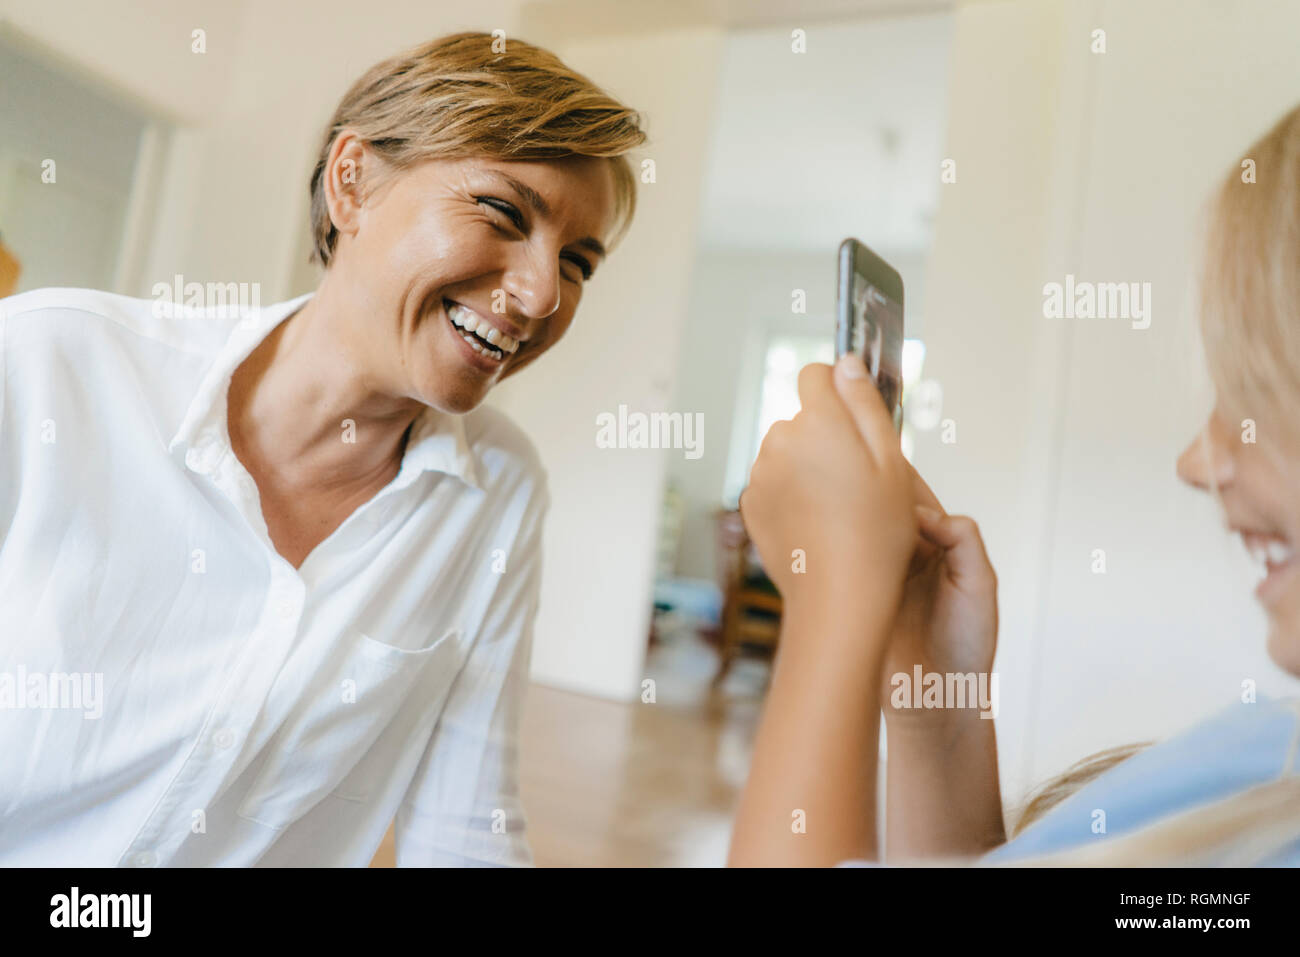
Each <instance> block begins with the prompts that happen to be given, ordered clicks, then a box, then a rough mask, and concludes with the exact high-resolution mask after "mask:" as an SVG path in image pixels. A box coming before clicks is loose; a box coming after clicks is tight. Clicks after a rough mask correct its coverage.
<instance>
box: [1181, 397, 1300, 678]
mask: <svg viewBox="0 0 1300 957" xmlns="http://www.w3.org/2000/svg"><path fill="white" fill-rule="evenodd" d="M1178 476H1179V478H1181V479H1182V480H1183V481H1184V482H1187V483H1189V484H1191V485H1194V486H1196V487H1197V488H1199V489H1202V490H1203V491H1211V490H1212V489H1213V488H1214V487H1215V486H1216V485H1217V486H1218V491H1219V495H1220V497H1221V500H1222V503H1223V508H1224V511H1225V513H1226V518H1227V522H1228V526H1229V527H1230V528H1231V530H1232V531H1233V532H1235V533H1237V534H1238V535H1240V536H1241V537H1242V540H1243V541H1244V543H1245V545H1246V548H1247V549H1248V550H1249V551H1250V553H1251V554H1252V555H1253V556H1254V557H1255V559H1256V560H1257V561H1258V562H1259V563H1260V568H1261V573H1262V574H1263V575H1264V578H1263V580H1262V581H1261V582H1260V584H1259V587H1258V588H1257V589H1256V592H1255V594H1256V596H1257V597H1258V598H1259V601H1260V603H1261V604H1262V605H1263V606H1264V609H1265V611H1266V612H1267V613H1268V619H1269V637H1268V652H1269V656H1270V657H1271V658H1272V659H1273V660H1274V661H1275V662H1277V664H1278V665H1280V666H1281V667H1283V668H1285V669H1286V670H1287V671H1289V672H1291V673H1292V674H1296V675H1300V562H1298V561H1297V560H1296V555H1295V547H1296V543H1297V542H1300V458H1297V456H1296V454H1295V453H1294V452H1290V453H1287V452H1284V451H1283V446H1281V445H1280V444H1279V443H1278V442H1277V441H1276V439H1274V440H1273V441H1271V442H1270V436H1269V430H1268V429H1267V428H1266V427H1265V426H1264V425H1263V423H1260V426H1259V428H1258V429H1257V430H1256V429H1255V428H1254V427H1253V425H1252V423H1250V422H1249V421H1248V422H1246V423H1245V424H1243V423H1234V422H1231V421H1228V420H1227V419H1226V418H1225V416H1224V415H1223V413H1222V412H1221V411H1220V410H1219V409H1217V408H1216V409H1215V411H1214V413H1213V414H1211V416H1210V418H1209V421H1208V422H1206V424H1205V427H1204V429H1203V430H1202V431H1201V433H1200V435H1198V436H1197V437H1196V438H1194V439H1193V440H1192V442H1191V444H1190V445H1188V446H1187V448H1186V449H1185V450H1184V451H1183V454H1182V455H1181V456H1179V458H1178Z"/></svg>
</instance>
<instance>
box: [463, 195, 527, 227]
mask: <svg viewBox="0 0 1300 957" xmlns="http://www.w3.org/2000/svg"><path fill="white" fill-rule="evenodd" d="M474 199H475V200H476V201H477V202H480V203H483V204H485V205H487V206H489V207H491V208H492V209H495V210H496V211H497V212H499V213H501V214H502V215H504V216H505V217H506V218H507V219H509V220H510V222H512V223H514V225H515V228H516V229H523V228H524V217H523V214H522V213H520V212H519V210H517V209H515V207H513V206H511V205H510V204H509V203H507V202H506V201H505V200H504V199H496V198H494V197H492V196H475V197H474Z"/></svg>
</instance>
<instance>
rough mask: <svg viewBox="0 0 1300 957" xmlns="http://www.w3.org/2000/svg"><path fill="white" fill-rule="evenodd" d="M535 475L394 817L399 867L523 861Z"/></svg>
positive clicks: (537, 532)
mask: <svg viewBox="0 0 1300 957" xmlns="http://www.w3.org/2000/svg"><path fill="white" fill-rule="evenodd" d="M549 506H550V496H549V493H548V491H547V488H546V483H545V477H544V476H543V477H542V478H541V480H540V482H539V484H538V486H537V487H536V490H535V492H534V493H533V495H532V496H531V499H530V501H529V503H528V506H527V509H526V512H525V515H524V518H523V521H522V522H521V523H520V525H519V530H518V533H517V535H516V537H515V542H514V544H513V545H512V546H511V547H510V548H509V550H508V553H507V555H506V570H505V571H504V572H502V573H501V575H500V581H499V582H498V583H497V585H496V587H495V588H494V589H493V591H492V598H491V601H490V602H489V605H488V608H489V611H488V613H487V615H486V616H485V618H484V622H483V626H482V630H481V632H480V634H479V636H478V640H477V641H476V642H475V645H474V648H473V649H472V651H471V652H470V655H469V659H468V660H467V661H466V663H465V667H464V668H463V669H462V670H461V673H460V675H458V676H457V678H456V683H455V684H454V685H453V686H452V689H451V692H450V695H449V697H448V701H447V705H446V707H445V708H444V710H443V713H442V715H441V717H440V718H439V721H438V725H437V727H436V728H435V729H434V732H433V735H432V738H431V739H430V742H429V745H428V747H427V748H426V749H425V753H424V756H423V757H422V758H421V761H420V764H419V767H418V768H417V770H416V773H415V778H414V780H413V782H412V784H411V786H410V788H409V790H408V791H407V794H406V797H405V798H404V799H403V801H402V804H401V806H400V807H399V808H398V812H397V818H396V823H395V838H396V852H397V853H396V858H397V866H398V867H458V866H459V867H464V866H468V867H483V866H514V867H526V866H530V865H532V863H533V861H532V853H531V851H530V850H529V847H528V842H527V839H526V823H525V820H524V812H523V807H522V804H521V802H520V798H519V780H518V758H519V748H518V736H519V718H520V711H521V708H522V705H523V698H524V693H525V691H526V690H527V687H528V666H529V659H530V657H531V654H532V638H533V622H534V618H535V616H536V613H537V605H538V601H539V599H540V593H541V578H542V555H541V545H542V541H541V539H542V527H543V524H544V522H545V517H546V513H547V511H548V509H549Z"/></svg>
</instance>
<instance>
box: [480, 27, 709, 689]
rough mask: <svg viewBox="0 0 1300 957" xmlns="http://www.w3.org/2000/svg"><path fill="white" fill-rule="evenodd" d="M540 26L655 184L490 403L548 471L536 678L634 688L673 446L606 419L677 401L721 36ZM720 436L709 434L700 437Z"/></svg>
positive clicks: (701, 31) (644, 188) (573, 685)
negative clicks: (650, 441) (609, 425)
mask: <svg viewBox="0 0 1300 957" xmlns="http://www.w3.org/2000/svg"><path fill="white" fill-rule="evenodd" d="M542 26H543V25H541V24H538V25H536V28H535V29H532V30H528V32H527V33H526V34H525V35H526V36H528V37H529V38H530V39H531V38H532V37H533V36H538V39H537V40H535V41H534V42H544V43H547V44H548V45H549V46H551V48H552V49H554V50H555V52H556V53H557V54H558V55H559V56H560V57H562V58H563V59H564V60H565V61H566V62H568V63H570V64H571V65H572V66H573V67H574V68H575V69H577V70H579V71H580V72H584V73H586V74H588V75H589V76H591V77H593V78H598V82H600V83H601V85H602V86H604V87H605V88H606V89H607V90H609V92H610V93H611V94H613V95H614V96H616V97H618V98H619V99H621V100H623V101H624V102H626V103H628V104H629V105H631V106H633V107H634V108H635V109H637V110H639V111H641V112H642V113H643V114H644V116H645V117H646V120H647V125H648V127H649V132H650V137H651V140H650V142H649V143H648V144H647V146H646V147H645V148H644V149H643V150H642V151H640V153H638V154H637V156H636V159H637V161H638V163H639V161H640V160H641V159H642V158H651V159H653V160H654V161H655V164H656V175H657V181H656V182H655V183H652V184H642V185H641V186H640V193H639V197H638V210H637V215H636V222H635V225H634V226H633V228H632V229H631V231H630V232H629V233H628V234H627V237H626V239H625V240H624V242H623V244H622V246H620V247H619V248H618V249H617V250H616V251H615V252H614V253H613V255H612V256H611V257H610V259H609V260H608V261H607V262H606V263H605V264H604V265H603V266H602V267H601V270H600V272H599V273H598V274H597V277H596V279H595V280H594V281H593V282H592V284H591V285H590V286H588V288H587V290H586V292H585V293H584V295H583V301H582V304H581V306H580V307H579V310H578V316H577V319H576V320H575V322H574V324H573V326H572V327H571V328H570V330H569V331H568V333H567V334H566V335H565V338H564V340H563V341H562V342H561V343H560V344H559V345H558V346H556V347H555V348H554V349H553V350H552V351H551V353H549V354H548V355H547V358H546V362H545V363H544V364H542V365H540V366H538V367H537V369H536V370H534V371H532V372H530V373H529V375H527V376H520V377H519V378H518V379H516V380H511V381H508V382H506V383H504V384H503V385H502V387H500V388H499V389H498V390H497V391H496V392H495V393H494V400H493V401H494V404H496V405H498V406H499V407H501V408H503V409H504V410H505V411H506V412H507V413H509V414H510V416H511V417H512V418H514V419H515V421H517V422H518V423H519V424H520V425H522V426H523V427H524V429H525V430H527V432H528V433H529V435H530V436H532V438H533V441H534V442H536V444H537V445H538V447H539V449H540V450H541V454H542V458H543V460H544V462H545V464H546V466H547V469H548V471H549V473H550V480H551V492H552V502H553V504H552V511H551V516H552V517H551V520H550V522H549V524H548V527H547V530H546V541H545V549H546V569H545V572H544V573H543V581H542V595H543V599H542V604H541V608H540V610H539V612H538V621H537V635H536V638H535V647H534V652H533V675H534V678H535V679H536V680H538V681H542V682H544V683H548V684H552V685H555V686H558V687H563V688H568V689H571V690H577V691H584V692H588V693H592V694H598V695H602V696H606V697H612V698H621V699H631V698H632V697H633V696H634V695H636V694H637V693H638V692H639V683H640V680H641V677H642V672H641V669H642V665H643V663H644V657H645V647H646V642H647V639H648V636H649V624H650V612H651V607H652V599H651V595H652V584H653V578H654V556H655V535H656V531H657V526H658V519H659V514H660V502H661V500H662V495H663V481H664V465H665V458H664V457H665V455H669V454H673V453H668V452H664V451H659V450H644V449H598V448H597V447H596V442H595V437H596V417H597V415H598V414H600V413H602V412H611V413H617V410H618V407H619V405H620V404H626V405H627V406H629V407H630V409H632V410H635V411H642V412H652V411H660V410H668V408H669V402H670V399H671V397H672V390H673V383H674V376H675V372H676V369H675V366H676V362H677V351H678V341H679V337H680V335H681V333H682V330H683V326H684V323H685V317H686V303H687V282H688V279H689V275H690V264H691V259H692V256H693V254H694V249H695V232H696V221H697V215H698V208H699V201H700V183H701V180H702V176H703V162H704V157H703V151H702V150H701V149H700V143H701V142H702V141H703V140H705V139H706V138H707V134H708V131H709V126H710V123H711V122H712V119H713V112H712V108H713V98H712V95H711V92H712V91H713V89H714V86H715V82H716V70H717V64H718V62H719V51H720V43H721V33H720V31H719V30H718V29H717V28H714V27H698V28H683V29H680V30H673V31H666V32H662V33H650V34H642V35H638V36H617V37H603V38H597V39H588V40H584V41H581V42H565V41H564V40H563V38H560V37H557V38H555V39H554V40H552V41H548V40H547V38H546V36H545V34H544V31H543V30H542ZM525 29H527V27H525ZM669 65H671V66H669ZM706 430H707V423H706ZM710 441H712V439H711V437H710V436H709V434H708V433H707V431H706V434H705V443H706V448H707V447H708V443H709V442H710ZM675 454H678V455H680V452H678V453H675Z"/></svg>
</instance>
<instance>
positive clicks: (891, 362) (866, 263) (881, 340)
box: [835, 239, 903, 430]
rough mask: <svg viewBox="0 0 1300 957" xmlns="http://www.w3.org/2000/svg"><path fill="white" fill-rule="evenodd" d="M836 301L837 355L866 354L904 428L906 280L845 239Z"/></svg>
mask: <svg viewBox="0 0 1300 957" xmlns="http://www.w3.org/2000/svg"><path fill="white" fill-rule="evenodd" d="M838 285H839V291H838V295H837V297H836V303H835V358H836V359H839V358H840V356H842V355H844V354H845V353H848V352H856V353H857V354H858V355H860V356H861V357H862V361H863V362H864V363H865V364H866V366H867V371H868V372H869V373H870V374H871V378H872V379H874V380H875V383H876V388H878V389H879V390H880V394H881V395H882V396H884V398H885V408H887V409H889V414H890V415H891V416H893V419H894V428H895V429H898V430H901V429H902V427H903V278H902V277H901V276H900V275H899V274H898V270H896V269H895V268H894V267H893V266H891V265H889V263H887V262H885V261H884V260H883V259H881V258H880V257H879V256H877V255H876V254H875V253H873V252H872V251H871V250H870V249H868V248H867V247H866V246H864V245H863V244H862V243H860V242H858V241H857V240H856V239H846V240H844V242H842V243H840V251H839V284H838Z"/></svg>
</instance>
